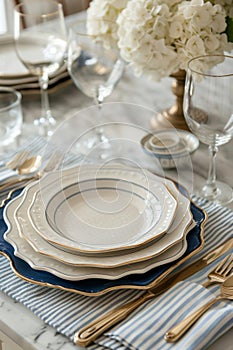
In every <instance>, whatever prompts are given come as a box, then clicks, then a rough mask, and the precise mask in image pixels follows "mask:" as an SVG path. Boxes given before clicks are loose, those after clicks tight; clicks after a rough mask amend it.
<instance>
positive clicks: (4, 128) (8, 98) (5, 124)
mask: <svg viewBox="0 0 233 350" xmlns="http://www.w3.org/2000/svg"><path fill="white" fill-rule="evenodd" d="M21 98H22V97H21V94H20V92H18V91H15V90H13V89H10V88H6V87H0V148H2V147H5V146H8V145H10V144H12V143H13V142H14V141H15V139H16V137H17V136H18V135H20V133H21V127H22V122H23V115H22V109H21Z"/></svg>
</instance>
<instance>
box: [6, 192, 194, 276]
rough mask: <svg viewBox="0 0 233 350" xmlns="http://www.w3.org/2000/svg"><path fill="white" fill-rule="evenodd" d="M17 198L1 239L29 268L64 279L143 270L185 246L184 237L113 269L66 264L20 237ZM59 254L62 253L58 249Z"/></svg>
mask: <svg viewBox="0 0 233 350" xmlns="http://www.w3.org/2000/svg"><path fill="white" fill-rule="evenodd" d="M21 200H22V196H19V197H17V198H16V199H14V200H12V201H11V202H10V203H9V204H8V205H7V206H6V209H5V212H4V213H5V214H4V217H5V220H6V221H7V223H8V230H7V231H6V233H5V234H4V239H5V240H6V241H7V242H8V243H10V244H11V245H12V246H13V248H14V254H15V255H16V256H17V257H19V258H21V259H23V260H24V261H26V262H27V263H28V264H29V265H30V266H31V267H32V268H33V269H35V270H41V271H47V272H50V273H52V274H53V275H55V276H57V277H60V278H63V279H66V280H70V281H79V280H85V279H90V278H105V279H109V280H114V279H118V278H121V277H123V276H127V275H129V274H135V273H137V274H141V273H145V272H146V271H149V270H150V269H152V268H154V267H156V266H161V265H162V264H166V263H169V262H172V261H174V260H176V259H178V258H179V257H180V256H181V255H182V254H184V252H185V250H186V248H187V242H186V239H185V238H184V239H183V240H182V241H180V242H178V243H176V244H175V245H173V246H172V247H171V248H169V249H168V250H167V251H166V252H164V253H162V254H160V255H159V256H158V257H155V258H151V259H150V260H147V261H143V262H140V263H136V264H131V265H124V266H122V267H115V268H113V269H108V268H98V267H85V266H71V265H67V264H64V263H63V262H62V261H58V260H55V259H53V258H51V257H48V256H44V255H42V254H39V253H38V252H36V251H35V250H34V249H33V248H32V246H31V245H30V244H29V243H28V242H27V241H26V240H25V239H24V238H22V237H21V233H22V231H21V230H24V226H21V225H20V224H19V222H17V220H15V217H16V216H17V215H16V212H17V211H18V208H19V204H20V202H21ZM24 222H25V223H26V222H27V219H25V220H24ZM29 230H30V227H29ZM187 232H188V231H187ZM65 255H66V253H65ZM65 255H64V256H65ZM60 256H63V254H61V251H60ZM74 256H75V255H74Z"/></svg>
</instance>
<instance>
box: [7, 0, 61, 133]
mask: <svg viewBox="0 0 233 350" xmlns="http://www.w3.org/2000/svg"><path fill="white" fill-rule="evenodd" d="M14 39H15V48H16V53H17V55H18V57H19V59H20V61H21V62H22V63H23V64H24V66H25V67H26V68H27V69H28V70H29V72H30V73H31V74H33V75H36V76H38V78H39V84H40V88H41V104H42V114H41V116H40V118H38V119H35V120H34V125H36V126H37V127H38V133H39V134H43V135H45V136H50V135H51V134H52V132H53V129H54V127H55V125H56V120H55V118H54V117H53V115H52V113H51V110H50V106H49V99H48V92H47V88H48V82H49V77H50V75H51V74H54V73H55V72H57V71H58V70H59V69H60V68H61V66H62V65H63V64H64V57H65V54H66V52H67V37H66V27H65V20H64V15H63V10H62V5H61V4H60V3H57V2H56V1H54V0H33V1H30V2H29V1H27V2H25V1H24V2H23V1H22V2H20V3H19V4H18V5H17V6H16V7H15V9H14Z"/></svg>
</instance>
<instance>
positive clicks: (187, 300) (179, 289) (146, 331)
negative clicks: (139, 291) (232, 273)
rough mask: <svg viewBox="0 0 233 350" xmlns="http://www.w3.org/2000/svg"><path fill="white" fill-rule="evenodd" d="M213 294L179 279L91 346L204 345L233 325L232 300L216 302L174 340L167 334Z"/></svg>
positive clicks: (150, 347)
mask: <svg viewBox="0 0 233 350" xmlns="http://www.w3.org/2000/svg"><path fill="white" fill-rule="evenodd" d="M217 289H218V290H219V288H217ZM216 294H217V293H216ZM214 297H215V294H214V293H212V292H210V291H208V290H207V289H206V288H204V287H202V286H201V285H199V284H196V283H193V282H180V283H178V284H177V285H176V286H174V287H172V288H171V289H170V290H169V291H168V292H166V293H164V294H163V295H162V296H160V297H158V298H156V299H153V300H151V301H149V302H147V304H144V305H143V306H142V307H141V308H140V309H138V310H137V311H136V312H135V313H134V314H132V315H131V316H130V317H129V318H128V319H127V320H126V321H125V322H122V323H121V324H120V325H118V326H116V327H115V328H114V329H111V330H110V331H108V332H106V333H105V335H104V336H102V337H101V338H100V339H98V341H97V343H96V344H95V345H93V346H91V347H90V349H92V350H94V349H106V348H109V349H132V350H136V349H140V350H141V349H143V350H146V349H147V350H149V349H159V350H160V349H176V350H180V349H185V350H187V349H195V350H198V349H205V348H206V347H207V346H209V345H210V344H211V343H212V342H213V341H214V340H216V339H217V338H218V337H219V336H220V335H221V334H222V333H224V332H226V331H227V330H228V329H230V328H231V327H232V324H233V305H232V304H230V303H229V304H227V303H225V302H219V303H217V304H215V306H213V307H212V308H211V309H209V311H207V312H206V313H205V314H204V316H202V317H201V318H200V320H199V321H198V322H196V323H195V324H194V326H193V327H192V328H190V330H189V331H188V332H187V333H186V335H185V336H183V337H182V338H181V339H180V340H179V341H178V342H176V343H174V344H171V343H167V342H166V341H165V340H164V335H165V333H166V332H167V331H168V330H170V329H171V327H173V326H174V325H175V324H177V323H178V322H179V321H181V320H182V319H183V318H184V317H186V316H187V315H189V314H190V312H192V311H195V310H196V309H198V308H199V307H200V306H201V305H203V304H205V303H206V302H208V301H210V300H212V299H214Z"/></svg>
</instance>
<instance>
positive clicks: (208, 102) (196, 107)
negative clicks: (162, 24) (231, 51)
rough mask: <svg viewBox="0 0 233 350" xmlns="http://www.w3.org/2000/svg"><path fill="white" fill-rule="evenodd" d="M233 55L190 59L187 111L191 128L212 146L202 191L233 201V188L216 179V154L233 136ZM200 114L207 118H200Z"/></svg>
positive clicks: (204, 195)
mask: <svg viewBox="0 0 233 350" xmlns="http://www.w3.org/2000/svg"><path fill="white" fill-rule="evenodd" d="M232 99H233V56H229V55H208V56H200V57H196V58H193V59H192V60H190V61H189V63H188V68H187V75H186V82H185V94H184V115H185V119H186V122H187V124H188V126H189V128H190V130H191V131H192V132H193V133H194V134H195V135H196V136H197V137H198V138H199V140H200V141H201V142H203V143H204V144H206V145H208V146H209V171H208V178H207V181H206V183H205V184H204V186H203V187H202V188H201V190H200V191H199V194H200V195H201V196H203V197H205V198H207V199H210V200H213V201H215V202H218V203H221V204H226V203H229V202H230V201H232V199H233V192H232V188H231V187H230V186H229V185H227V184H225V183H222V182H219V181H216V163H215V161H216V155H217V152H218V148H219V146H221V145H224V144H225V143H227V142H229V141H230V140H231V138H232V136H233V104H232ZM197 114H198V115H199V116H200V115H205V116H206V117H207V118H203V122H202V121H201V118H196V116H197Z"/></svg>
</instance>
